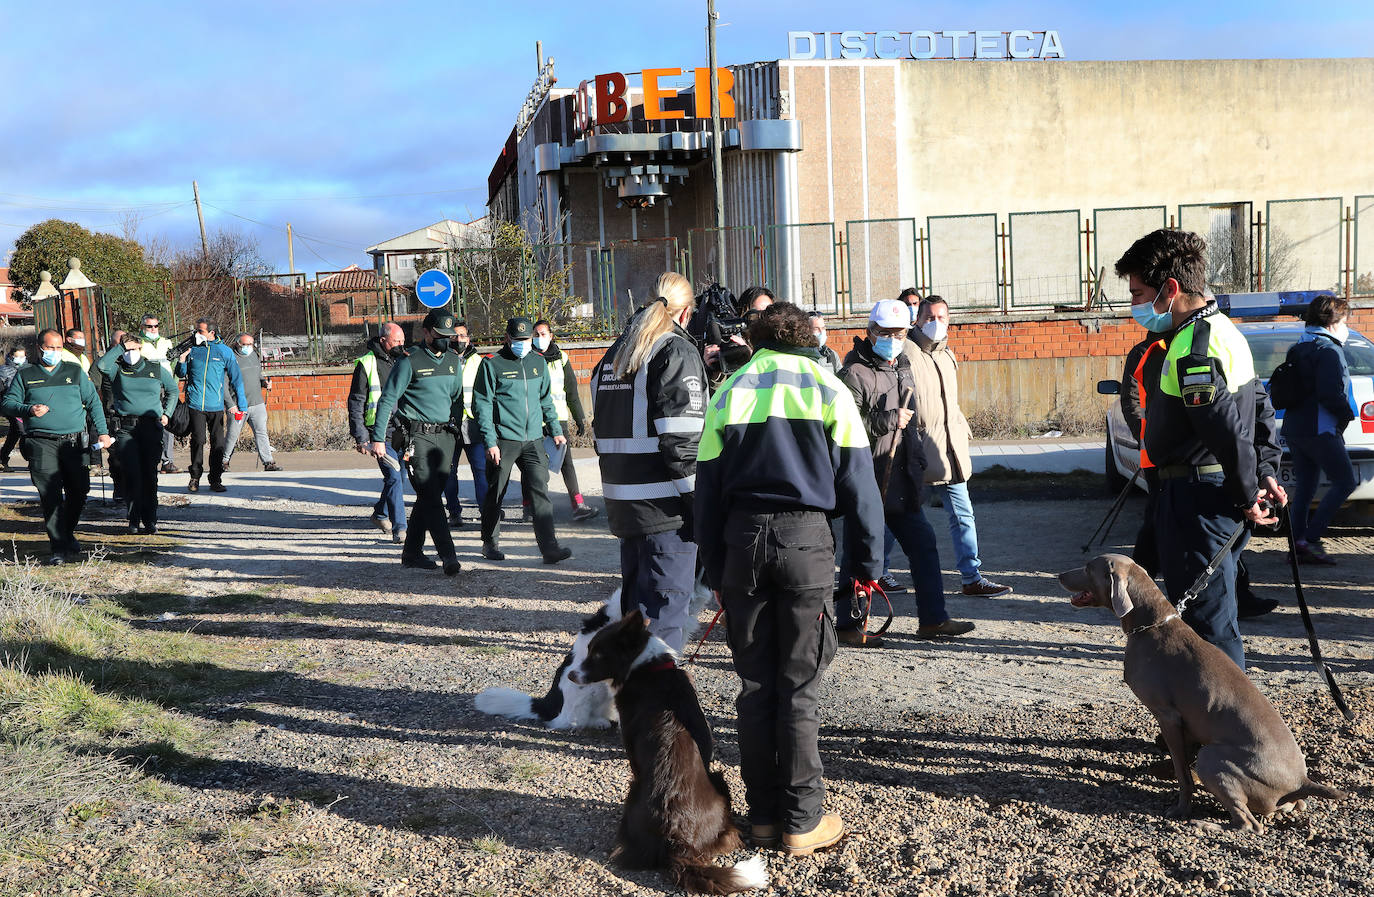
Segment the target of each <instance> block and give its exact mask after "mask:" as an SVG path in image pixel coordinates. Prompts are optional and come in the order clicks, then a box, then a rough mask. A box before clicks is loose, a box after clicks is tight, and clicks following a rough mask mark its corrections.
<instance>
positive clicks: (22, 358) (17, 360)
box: [10, 355, 29, 368]
mask: <svg viewBox="0 0 1374 897" xmlns="http://www.w3.org/2000/svg"><path fill="white" fill-rule="evenodd" d="M28 363H29V359H28V356H27V355H16V356H14V357H13V358H11V359H10V364H12V365H14V366H15V367H17V368H22V367H23V366H24V365H26V364H28Z"/></svg>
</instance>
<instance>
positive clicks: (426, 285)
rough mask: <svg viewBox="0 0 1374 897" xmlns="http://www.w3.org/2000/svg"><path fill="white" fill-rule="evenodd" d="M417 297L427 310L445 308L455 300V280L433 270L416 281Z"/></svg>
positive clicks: (435, 269) (437, 270)
mask: <svg viewBox="0 0 1374 897" xmlns="http://www.w3.org/2000/svg"><path fill="white" fill-rule="evenodd" d="M415 295H417V296H419V297H420V304H421V305H423V306H424V307H425V308H443V307H444V306H445V305H448V301H449V299H451V298H453V278H451V277H449V276H448V275H447V274H445V273H444V272H443V271H440V270H439V269H438V268H431V269H430V270H428V271H426V272H425V273H424V274H421V275H420V276H419V277H418V278H417V279H416V280H415Z"/></svg>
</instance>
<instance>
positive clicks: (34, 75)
mask: <svg viewBox="0 0 1374 897" xmlns="http://www.w3.org/2000/svg"><path fill="white" fill-rule="evenodd" d="M1124 6H1125V5H1124V4H1115V3H1101V2H1082V3H1067V2H1059V3H1052V2H1033V0H1028V2H1016V3H1005V2H1004V3H980V2H970V0H965V2H947V3H909V2H908V3H901V2H889V0H869V2H866V3H864V4H863V5H862V8H861V11H857V10H858V9H859V8H858V7H857V6H856V5H855V4H853V3H849V2H839V0H832V2H828V3H817V2H806V0H798V2H793V3H790V4H786V5H783V4H777V3H775V2H744V0H719V2H718V3H717V11H718V13H719V16H720V18H719V21H720V23H721V27H720V29H719V39H718V40H719V45H718V51H717V52H718V60H719V62H720V64H722V65H726V64H731V63H743V62H752V61H756V60H766V59H777V58H779V57H782V56H785V55H786V52H787V41H786V38H787V32H788V31H789V30H813V31H823V30H828V31H841V30H845V29H856V30H869V31H871V30H877V29H892V30H897V31H911V30H917V29H924V30H932V31H939V30H945V29H965V30H970V31H972V30H976V29H980V28H985V29H991V30H998V31H1002V30H1010V29H1014V28H1025V29H1031V30H1046V29H1054V30H1057V31H1059V33H1060V36H1061V40H1062V41H1063V45H1064V50H1065V55H1066V57H1067V58H1068V59H1193V58H1271V57H1272V58H1277V57H1341V56H1366V55H1370V54H1371V48H1374V3H1368V2H1347V3H1340V2H1323V0H1312V2H1305V3H1280V2H1263V0H1258V2H1257V0H1250V2H1239V0H1214V2H1211V3H1207V4H1203V3H1198V2H1196V0H1188V2H1177V0H1163V2H1155V3H1139V4H1130V5H1129V8H1120V7H1124ZM705 9H706V4H705V2H704V0H701V2H680V0H679V2H669V3H645V2H642V0H640V2H622V0H597V2H595V3H591V2H588V3H575V2H561V3H551V2H544V0H537V2H534V0H525V2H520V3H491V2H483V3H471V2H462V0H458V2H453V0H450V2H418V0H417V2H409V0H392V2H390V3H386V4H379V3H375V2H370V3H360V2H352V0H331V2H313V0H294V2H293V0H276V2H222V3H214V4H202V3H192V2H187V0H182V2H170V0H165V2H161V3H157V2H141V0H124V2H119V3H110V2H108V0H100V2H88V0H69V2H67V3H64V4H62V5H61V7H60V11H61V13H62V14H63V16H64V18H62V19H61V20H59V19H58V17H57V15H56V14H55V10H56V8H54V7H48V6H46V5H45V4H36V3H31V2H28V3H26V2H22V0H0V21H3V22H4V31H5V36H6V46H7V48H8V49H7V52H5V53H4V54H0V112H3V120H4V122H5V124H6V126H7V127H6V129H5V134H6V139H4V140H0V264H3V263H4V262H5V260H6V259H8V256H9V254H10V252H11V251H12V249H13V241H14V239H15V238H16V237H17V236H18V235H19V234H21V233H22V232H23V230H24V229H25V228H27V227H28V226H30V225H31V224H34V223H35V222H38V221H42V220H45V219H47V218H52V217H57V218H63V219H66V220H72V221H77V222H79V223H81V224H82V225H84V226H86V227H88V228H90V229H92V230H103V231H109V232H111V233H119V232H120V229H121V219H122V218H123V217H125V216H126V215H128V214H130V213H133V214H136V215H137V216H139V217H140V218H141V221H140V222H139V225H138V227H139V230H138V233H139V235H140V236H144V237H150V236H151V237H157V238H160V239H162V240H165V241H166V242H168V243H169V244H170V245H171V246H173V247H174V248H178V247H190V246H192V245H194V244H197V243H198V231H197V224H196V215H195V208H194V206H193V205H192V204H191V181H192V180H196V181H198V182H199V184H200V194H201V199H202V202H203V203H204V206H205V219H206V225H207V227H209V228H211V229H214V228H217V227H237V228H241V229H242V230H244V231H245V232H248V233H251V234H253V235H255V236H257V237H258V239H259V240H260V245H261V249H262V253H263V255H264V257H265V258H266V259H267V260H268V261H269V262H272V263H273V264H275V266H276V269H277V270H278V271H283V272H284V271H286V270H287V263H286V257H287V253H286V235H285V225H286V223H287V222H290V223H291V224H292V226H293V229H294V231H295V233H296V241H295V248H296V254H295V257H296V268H297V269H298V270H301V271H308V272H310V271H316V270H334V269H337V268H339V267H343V266H345V265H348V264H351V263H357V264H361V265H364V266H366V265H367V264H368V257H367V256H366V255H365V254H364V252H363V250H364V249H365V248H366V247H367V246H370V245H372V244H374V243H377V242H380V241H382V240H386V239H389V238H391V237H395V236H398V235H400V234H403V233H406V232H409V231H412V230H416V229H418V228H420V227H423V226H425V225H427V224H431V223H433V222H435V221H438V220H440V219H443V218H454V219H457V220H469V219H472V218H477V217H480V216H481V215H483V214H485V202H486V199H487V190H486V179H487V174H488V172H489V171H490V170H491V167H492V164H493V163H494V161H495V160H496V156H497V154H498V153H499V152H500V149H501V146H502V144H503V142H504V141H505V138H506V136H507V134H509V132H510V129H511V127H512V125H513V124H514V120H515V115H516V112H517V111H518V109H519V107H520V104H521V103H522V102H523V100H524V98H525V95H526V94H527V93H528V91H529V89H530V87H531V85H532V84H533V82H534V79H535V75H536V61H535V41H536V40H542V41H543V46H544V53H545V55H546V56H552V57H554V59H555V60H556V74H557V76H558V79H559V83H560V85H561V86H575V85H576V84H577V83H578V82H580V81H582V80H584V79H588V78H591V77H592V76H594V75H596V74H598V73H601V72H610V71H627V72H628V71H638V70H640V69H641V68H646V67H665V66H667V67H671V66H681V67H683V68H690V67H693V66H699V65H705V57H706V50H705V31H704V26H705ZM1032 64H1036V63H1032ZM1043 64H1053V63H1043Z"/></svg>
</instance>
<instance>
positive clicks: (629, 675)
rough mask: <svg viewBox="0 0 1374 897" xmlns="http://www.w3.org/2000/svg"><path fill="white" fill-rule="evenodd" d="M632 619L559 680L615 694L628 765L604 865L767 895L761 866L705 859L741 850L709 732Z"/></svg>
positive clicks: (594, 644) (678, 673) (680, 677)
mask: <svg viewBox="0 0 1374 897" xmlns="http://www.w3.org/2000/svg"><path fill="white" fill-rule="evenodd" d="M645 627H646V621H645V619H644V617H643V615H642V614H641V613H640V612H639V611H638V610H635V611H632V612H631V613H629V614H628V615H626V616H625V618H624V619H622V620H620V621H618V622H616V623H612V624H610V625H609V626H606V627H604V628H602V629H601V630H600V631H598V632H597V633H596V635H594V636H593V637H592V639H591V641H590V642H589V643H588V645H587V652H586V655H585V656H584V657H583V658H582V660H581V662H580V663H578V664H577V665H576V666H574V667H571V668H570V669H569V670H568V678H569V679H571V680H572V681H573V682H575V683H578V684H581V685H586V684H588V683H591V682H602V681H606V682H609V683H610V686H611V690H612V691H613V692H614V693H615V706H616V710H617V712H618V713H619V715H620V734H621V738H622V740H623V741H624V743H625V753H626V754H627V755H628V756H629V760H630V790H629V793H628V794H626V796H625V807H624V811H623V813H622V814H621V817H620V829H619V831H618V832H617V834H616V846H615V850H614V851H613V852H612V854H611V858H612V859H614V860H616V861H617V862H619V863H621V864H622V865H624V866H627V867H629V868H636V869H655V868H666V869H668V871H669V872H670V873H671V875H672V876H673V880H674V881H675V882H676V883H677V885H678V886H679V887H683V888H686V889H687V890H689V891H700V892H703V893H707V894H732V893H734V892H736V891H746V890H749V889H750V888H765V887H767V886H768V873H767V871H766V870H765V868H764V862H763V857H762V856H760V855H755V856H754V857H752V858H750V859H748V860H745V861H743V862H741V863H737V864H736V865H734V866H733V867H724V866H716V865H713V864H712V863H711V859H712V858H713V857H715V856H718V855H720V854H723V853H729V852H730V851H732V850H738V849H739V848H740V847H741V846H743V844H742V841H741V840H740V835H739V831H738V830H737V829H736V828H735V824H734V822H733V820H732V819H731V816H730V789H729V787H728V786H727V785H726V783H725V777H724V776H723V775H721V773H720V772H719V771H716V770H712V769H711V751H712V742H711V728H710V726H709V724H708V723H707V722H706V715H705V714H704V713H702V712H701V704H700V702H698V700H697V693H696V689H695V688H693V687H692V680H691V678H690V677H688V675H687V673H686V672H685V671H684V670H683V669H682V668H680V667H679V666H678V665H677V658H676V655H675V654H674V653H673V649H672V648H670V647H668V645H667V644H666V643H665V642H664V641H663V640H662V639H659V638H657V637H655V636H652V635H650V634H649V631H648V629H647V628H645Z"/></svg>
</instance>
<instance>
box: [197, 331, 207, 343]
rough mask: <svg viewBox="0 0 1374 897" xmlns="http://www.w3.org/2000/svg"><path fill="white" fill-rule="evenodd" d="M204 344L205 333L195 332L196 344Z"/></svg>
mask: <svg viewBox="0 0 1374 897" xmlns="http://www.w3.org/2000/svg"><path fill="white" fill-rule="evenodd" d="M204 344H205V334H203V333H199V332H197V333H196V345H197V346H202V345H204Z"/></svg>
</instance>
